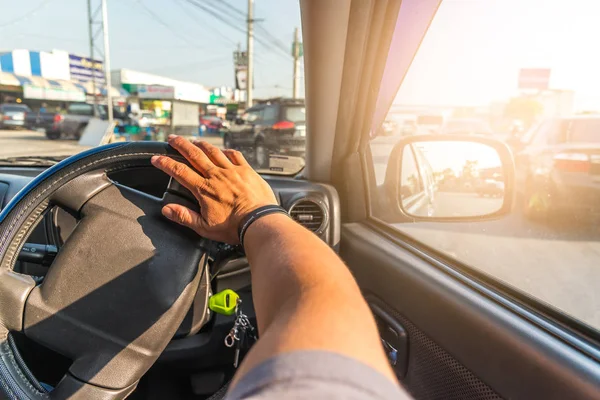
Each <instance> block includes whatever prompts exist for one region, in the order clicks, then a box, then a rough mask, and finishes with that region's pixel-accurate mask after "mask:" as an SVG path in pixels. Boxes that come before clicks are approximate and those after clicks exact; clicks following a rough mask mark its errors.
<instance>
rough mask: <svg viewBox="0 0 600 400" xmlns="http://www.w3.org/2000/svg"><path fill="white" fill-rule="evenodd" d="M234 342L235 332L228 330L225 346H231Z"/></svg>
mask: <svg viewBox="0 0 600 400" xmlns="http://www.w3.org/2000/svg"><path fill="white" fill-rule="evenodd" d="M234 344H235V334H232V333H231V332H230V333H229V335H227V336H225V346H227V347H233V345H234Z"/></svg>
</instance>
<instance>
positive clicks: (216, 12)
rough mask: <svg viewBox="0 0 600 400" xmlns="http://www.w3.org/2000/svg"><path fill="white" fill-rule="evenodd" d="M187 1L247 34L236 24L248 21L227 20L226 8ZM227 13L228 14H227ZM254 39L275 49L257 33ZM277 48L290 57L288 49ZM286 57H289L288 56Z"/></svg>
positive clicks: (198, 0)
mask: <svg viewBox="0 0 600 400" xmlns="http://www.w3.org/2000/svg"><path fill="white" fill-rule="evenodd" d="M185 1H187V2H188V3H190V4H192V5H193V6H195V7H197V8H199V9H201V10H203V11H205V12H207V13H209V14H210V15H212V16H213V17H215V18H216V19H217V20H219V21H221V22H222V23H224V24H225V25H227V26H228V27H229V28H231V29H233V30H235V31H237V32H240V33H242V34H244V35H245V34H246V31H245V30H244V29H243V28H241V27H240V26H238V25H236V24H239V23H241V22H244V23H245V22H246V21H245V20H227V19H226V18H225V17H224V15H222V14H221V13H223V12H224V10H223V9H220V8H218V7H215V8H210V6H209V5H207V4H203V3H202V2H201V1H200V0H185ZM214 4H220V3H219V2H215V3H214ZM236 10H237V9H236ZM237 12H240V13H241V11H239V10H237ZM225 15H226V14H225ZM254 39H255V40H256V41H257V42H258V43H260V44H262V45H263V46H265V47H266V48H267V49H269V50H273V47H272V46H271V45H270V44H269V43H268V42H266V41H265V40H264V39H263V38H261V37H258V36H256V35H255V36H254ZM276 48H277V49H279V50H281V51H282V52H283V54H285V55H286V56H288V57H289V54H288V53H287V50H285V49H282V48H280V47H276ZM276 54H278V55H280V56H282V54H280V53H276ZM286 59H287V57H286Z"/></svg>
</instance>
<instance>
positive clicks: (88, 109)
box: [67, 104, 94, 116]
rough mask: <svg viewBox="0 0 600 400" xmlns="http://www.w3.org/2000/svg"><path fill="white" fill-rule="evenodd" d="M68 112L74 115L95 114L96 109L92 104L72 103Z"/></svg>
mask: <svg viewBox="0 0 600 400" xmlns="http://www.w3.org/2000/svg"><path fill="white" fill-rule="evenodd" d="M67 113H68V114H72V115H88V116H92V115H94V110H93V108H92V105H90V104H71V105H70V106H69V109H68V111H67Z"/></svg>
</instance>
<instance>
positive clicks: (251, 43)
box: [246, 0, 254, 108]
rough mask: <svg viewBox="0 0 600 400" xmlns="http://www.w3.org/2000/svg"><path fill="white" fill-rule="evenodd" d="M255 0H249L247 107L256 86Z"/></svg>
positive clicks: (250, 105)
mask: <svg viewBox="0 0 600 400" xmlns="http://www.w3.org/2000/svg"><path fill="white" fill-rule="evenodd" d="M253 8H254V0H248V43H247V49H246V50H247V51H248V69H247V71H246V73H247V74H248V76H247V77H246V108H250V107H252V89H253V86H254V59H253V57H254V10H253Z"/></svg>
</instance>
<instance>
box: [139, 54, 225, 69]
mask: <svg viewBox="0 0 600 400" xmlns="http://www.w3.org/2000/svg"><path fill="white" fill-rule="evenodd" d="M228 60H230V58H229V56H219V57H215V58H212V59H208V60H202V61H198V62H193V63H188V64H179V65H165V66H162V67H156V68H152V69H150V70H149V71H160V70H165V69H181V68H190V67H197V68H200V67H204V66H206V65H211V64H213V63H215V64H216V63H220V62H223V61H228Z"/></svg>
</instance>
